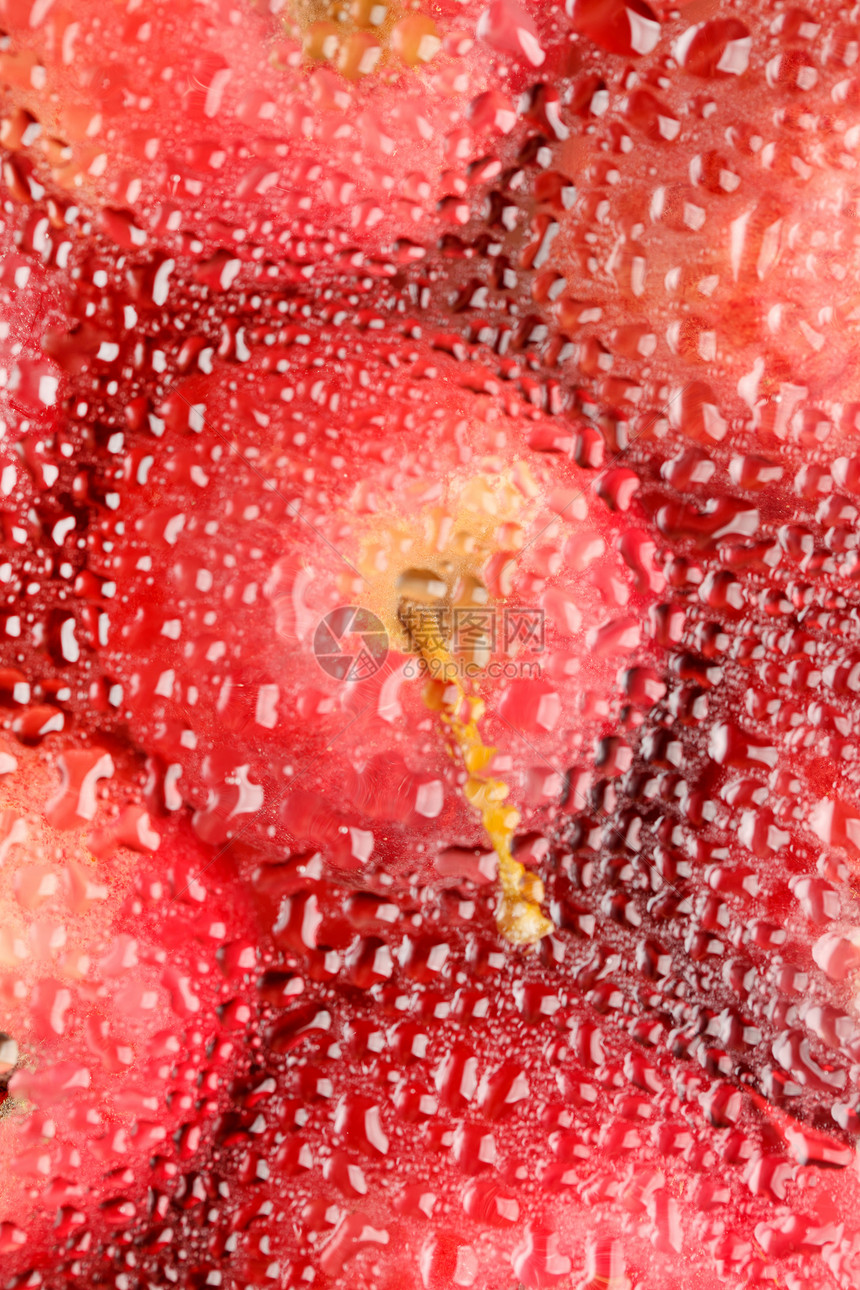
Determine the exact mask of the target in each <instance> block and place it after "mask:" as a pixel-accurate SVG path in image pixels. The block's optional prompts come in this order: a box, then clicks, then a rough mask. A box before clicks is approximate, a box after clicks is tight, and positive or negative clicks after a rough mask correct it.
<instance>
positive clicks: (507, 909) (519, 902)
mask: <svg viewBox="0 0 860 1290" xmlns="http://www.w3.org/2000/svg"><path fill="white" fill-rule="evenodd" d="M421 653H422V655H423V657H424V659H425V661H426V662H427V665H428V667H429V669H430V672H431V675H433V674H438V675H441V676H444V677H446V678H453V679H449V680H448V682H447V684H446V686H445V690H444V693H443V696H442V701H441V704H440V705H439V710H440V716H441V718H442V721H443V722H444V724H445V726H446V728H447V730H448V732H449V734H450V736H451V743H452V744H453V746H454V749H455V750H456V751H457V753H458V754H459V756H460V758H461V760H462V762H463V766H464V768H465V771H466V774H467V776H468V778H467V780H466V784H465V787H464V790H463V791H464V793H465V796H466V799H467V801H468V802H469V803H470V805H471V806H473V807H474V808H475V810H477V811H478V813H479V814H480V816H481V820H482V822H483V825H484V829H485V830H486V833H487V836H488V837H489V839H490V841H491V842H492V844H493V850H494V851H495V853H496V855H497V856H498V859H499V889H500V890H499V902H498V905H497V906H496V925H497V927H498V929H499V931H500V932H501V934H502V935H503V936H504V937H505V939H506V940H507V941H509V942H510V943H511V944H512V945H535V944H536V943H537V942H538V941H540V940H541V939H542V938H543V937H544V936H547V935H548V934H549V933H550V932H552V931H553V930H554V928H553V924H552V922H551V921H550V919H548V918H547V917H546V915H545V914H544V913H543V911H542V910H541V908H540V906H541V902H542V901H543V899H544V885H543V883H542V882H541V880H540V878H539V877H538V876H537V874H534V873H530V872H529V871H528V870H527V869H526V868H525V866H524V865H523V864H521V863H520V861H519V860H516V859H515V858H514V856H513V854H512V852H511V842H512V839H513V836H514V833H515V831H516V828H517V826H518V824H519V822H520V813H519V811H518V810H517V809H516V807H515V806H513V805H511V804H510V803H508V801H507V798H508V794H509V792H510V789H509V788H508V785H507V784H505V783H504V781H503V780H500V779H496V778H494V777H493V776H492V775H490V774H488V773H487V772H488V767H489V766H490V764H491V763H492V760H493V757H494V756H495V754H496V749H495V748H492V747H489V746H488V745H487V744H485V743H484V741H483V739H482V737H481V731H480V727H479V722H480V720H481V717H482V716H483V714H484V702H483V700H482V699H480V698H477V697H476V696H473V695H469V694H467V693H466V690H465V688H464V686H463V684H462V682H461V681H460V680H459V678H458V676H457V668H456V666H455V665H454V663H453V660H452V658H451V655H450V654H449V652H448V650H447V649H445V648H444V647H443V646H439V645H435V644H434V645H431V646H426V647H422V649H421Z"/></svg>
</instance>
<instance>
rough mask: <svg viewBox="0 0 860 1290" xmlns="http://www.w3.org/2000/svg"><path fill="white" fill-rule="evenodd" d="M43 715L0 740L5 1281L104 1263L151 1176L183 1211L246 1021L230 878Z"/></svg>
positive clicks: (123, 760)
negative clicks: (96, 1255)
mask: <svg viewBox="0 0 860 1290" xmlns="http://www.w3.org/2000/svg"><path fill="white" fill-rule="evenodd" d="M10 679H11V678H10V676H9V673H8V672H4V673H3V680H4V683H5V682H8V681H9V680H10ZM16 686H17V690H18V698H19V699H21V698H22V697H23V695H22V691H23V689H24V688H26V686H25V683H24V682H22V681H20V680H18V681H17V682H16ZM57 712H58V709H53V713H52V711H51V710H50V709H49V708H48V707H47V705H33V704H31V705H27V706H21V707H19V708H18V710H17V713H16V715H15V717H14V718H13V720H12V722H11V723H10V724H12V725H13V728H14V729H15V731H16V732H17V734H18V736H19V737H18V738H16V737H14V735H11V734H9V733H7V732H2V733H0V745H1V746H0V862H2V863H0V910H2V922H0V998H2V1002H3V1028H4V1039H5V1040H6V1042H7V1044H8V1045H10V1046H13V1047H14V1051H13V1052H12V1054H11V1056H10V1057H9V1059H8V1061H7V1062H6V1063H5V1065H4V1070H3V1078H2V1101H0V1108H2V1113H0V1158H2V1161H3V1173H4V1179H5V1183H4V1188H3V1193H2V1196H0V1239H2V1247H3V1268H4V1274H5V1275H6V1276H7V1277H12V1276H13V1274H21V1275H25V1276H26V1275H30V1274H33V1275H35V1272H34V1269H38V1268H40V1269H43V1270H44V1271H45V1272H46V1274H47V1275H49V1276H50V1275H52V1271H51V1269H52V1267H53V1264H54V1262H55V1261H56V1258H57V1254H58V1251H60V1252H62V1253H63V1254H64V1255H67V1256H68V1259H69V1260H70V1261H72V1262H73V1261H74V1260H75V1259H80V1258H81V1257H83V1258H86V1256H87V1255H88V1254H89V1252H90V1251H91V1249H92V1248H93V1247H94V1245H95V1246H96V1247H99V1246H102V1247H103V1246H105V1245H106V1244H109V1243H110V1242H111V1241H112V1240H114V1239H116V1233H117V1232H118V1231H119V1230H120V1229H123V1228H127V1227H128V1225H129V1224H132V1225H133V1224H135V1223H136V1222H138V1221H139V1219H140V1216H142V1215H144V1214H145V1213H146V1212H147V1197H148V1195H150V1188H151V1186H152V1184H153V1181H154V1179H155V1177H156V1176H160V1177H161V1178H162V1182H163V1185H164V1187H165V1189H166V1190H165V1203H166V1198H167V1196H168V1195H171V1194H173V1193H175V1192H176V1189H177V1188H179V1189H180V1192H181V1189H182V1187H183V1185H184V1184H183V1178H187V1177H188V1175H189V1171H192V1170H193V1169H194V1168H195V1167H196V1165H198V1164H199V1162H200V1161H201V1160H203V1159H207V1160H208V1159H209V1158H210V1155H211V1149H212V1143H213V1133H214V1132H217V1127H216V1126H217V1124H218V1122H219V1118H220V1116H222V1115H223V1114H224V1112H225V1110H226V1109H227V1108H228V1107H229V1106H230V1105H231V1096H230V1090H231V1087H232V1084H233V1082H234V1080H235V1079H236V1077H237V1075H238V1074H239V1073H240V1072H245V1071H247V1069H248V1066H249V1063H250V1061H251V1060H252V1058H251V1053H252V1051H253V1040H251V1046H250V1047H249V1046H248V1043H247V1040H246V1037H245V1032H246V1030H248V1029H252V1030H253V1029H254V1018H255V1016H256V1013H257V1011H258V1008H259V1004H258V997H259V996H258V992H257V989H256V976H257V958H258V941H259V936H258V932H257V929H256V927H255V922H254V917H253V911H252V909H251V908H250V906H249V903H248V901H247V899H246V898H245V896H244V894H243V892H242V890H241V888H239V887H238V886H237V884H236V879H235V874H234V873H233V872H232V870H231V866H230V864H229V861H227V860H226V859H225V857H224V856H219V855H218V854H217V852H215V851H214V850H213V849H211V848H208V847H206V846H204V845H203V844H201V843H200V841H199V840H198V839H197V838H196V837H195V835H194V834H193V832H192V830H191V829H190V827H189V826H188V823H187V822H185V821H175V820H166V819H163V818H162V819H159V818H158V817H157V816H154V815H153V814H152V813H151V811H150V809H147V807H148V803H147V800H146V783H147V781H146V777H145V776H144V775H142V774H140V773H139V772H140V770H141V769H142V767H141V766H140V763H139V761H138V765H137V766H136V765H135V759H134V758H133V757H131V756H129V753H128V750H125V749H123V748H122V747H121V746H117V745H113V746H111V744H110V741H108V742H107V744H106V745H102V746H95V745H94V744H93V743H91V742H89V741H83V740H81V739H79V738H78V739H76V738H74V737H73V736H72V737H70V736H69V735H67V734H63V733H59V732H58V731H57V726H58V724H59V723H58V721H57ZM46 725H53V731H52V732H49V733H46V734H42V733H40V731H42V730H44V728H45V726H46Z"/></svg>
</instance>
